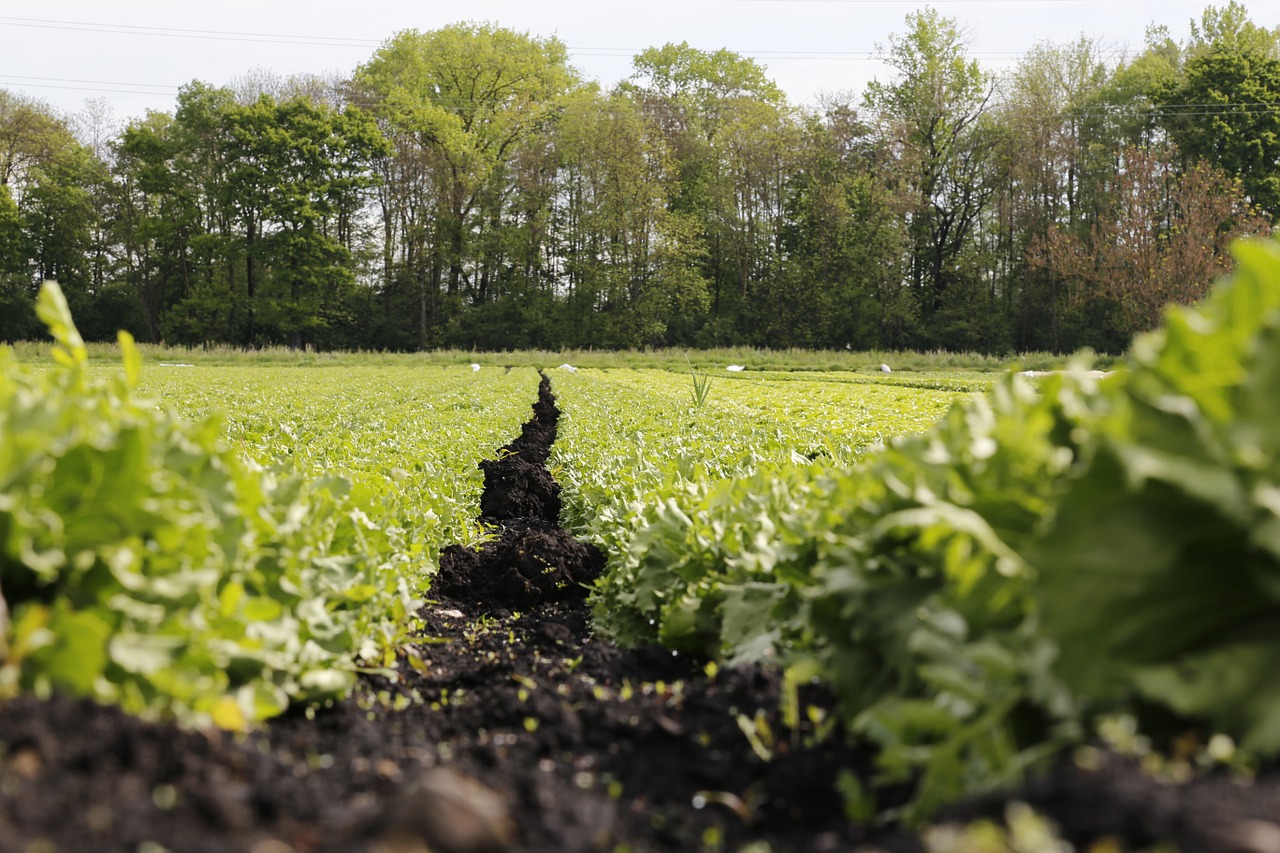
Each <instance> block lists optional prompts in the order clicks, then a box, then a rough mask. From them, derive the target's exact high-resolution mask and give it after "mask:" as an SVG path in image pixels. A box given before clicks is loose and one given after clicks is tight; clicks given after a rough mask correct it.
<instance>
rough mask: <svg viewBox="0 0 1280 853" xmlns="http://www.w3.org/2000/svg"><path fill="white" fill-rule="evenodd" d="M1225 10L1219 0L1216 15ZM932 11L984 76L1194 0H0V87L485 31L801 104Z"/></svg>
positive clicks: (338, 54)
mask: <svg viewBox="0 0 1280 853" xmlns="http://www.w3.org/2000/svg"><path fill="white" fill-rule="evenodd" d="M1225 2H1226V0H1220V2H1219V5H1224V4H1225ZM927 5H934V6H935V7H936V8H938V9H940V10H941V11H942V12H943V13H944V14H946V15H948V16H949V17H953V18H955V19H956V20H958V21H959V22H960V23H961V25H962V26H963V27H964V28H965V30H966V31H967V33H968V34H969V37H970V41H971V50H972V53H973V55H974V56H975V57H976V58H978V59H979V60H980V61H982V62H983V64H984V65H986V66H987V67H989V68H991V69H993V70H1000V69H1002V68H1007V67H1009V66H1010V65H1011V64H1012V63H1013V62H1014V61H1016V59H1017V57H1018V55H1020V54H1021V53H1023V52H1025V51H1026V50H1028V49H1029V48H1031V47H1032V46H1034V45H1035V44H1037V43H1039V42H1044V41H1052V42H1057V43H1062V42H1068V41H1073V40H1074V39H1076V38H1078V37H1079V36H1080V35H1082V34H1084V35H1088V36H1092V37H1096V38H1097V39H1099V40H1101V41H1102V42H1104V43H1105V44H1106V45H1108V46H1109V47H1111V48H1113V49H1114V50H1116V51H1127V52H1128V54H1129V55H1132V54H1133V53H1135V52H1136V51H1138V50H1140V49H1141V47H1142V43H1143V33H1144V32H1145V30H1146V28H1147V27H1148V25H1150V24H1153V23H1156V24H1164V25H1166V26H1168V27H1169V29H1170V31H1171V33H1172V34H1173V36H1174V37H1175V38H1178V39H1183V38H1185V37H1186V35H1187V32H1188V22H1189V21H1190V20H1191V19H1192V18H1198V17H1199V15H1200V13H1201V12H1202V11H1203V9H1204V7H1205V5H1206V3H1205V2H1203V0H936V2H935V3H933V4H926V3H918V2H914V0H633V2H630V3H625V4H624V3H614V2H608V0H452V2H435V0H354V2H353V0H295V2H284V0H105V2H104V0H41V2H40V3H18V2H14V0H7V2H0V88H5V89H8V90H10V91H13V92H20V93H23V94H25V95H28V96H31V97H34V98H39V99H40V100H43V101H46V102H48V103H49V104H51V105H53V106H54V107H55V108H56V109H58V110H61V111H63V112H66V113H74V112H76V111H79V110H81V109H82V108H83V107H84V105H85V101H86V100H87V99H97V98H101V99H105V100H106V101H107V102H108V103H109V104H110V105H111V107H112V111H113V113H114V115H115V117H116V118H117V119H120V120H124V119H128V118H133V117H141V116H142V115H144V114H145V112H146V111H147V110H148V109H155V110H166V111H169V110H172V109H173V107H174V99H175V97H176V94H177V90H178V87H179V86H180V85H182V84H184V83H187V82H190V81H191V80H194V79H199V80H203V81H206V82H209V83H213V84H224V83H228V82H230V81H231V80H233V79H234V78H236V77H239V76H242V75H244V74H246V73H248V72H250V71H253V70H255V69H266V70H270V71H273V72H276V73H278V74H280V75H288V74H294V73H300V72H311V73H320V74H326V73H337V74H342V75H346V74H349V73H350V72H351V71H352V70H353V69H354V68H355V67H356V66H357V65H359V64H360V63H362V62H364V61H366V60H368V59H369V57H370V56H371V55H372V53H373V51H374V50H376V49H377V47H378V45H379V44H381V43H382V42H383V41H384V40H385V39H387V38H388V37H389V36H391V35H392V34H393V33H395V32H397V31H399V30H404V29H419V30H429V29H434V28H436V27H440V26H444V25H446V24H449V23H454V22H457V21H488V22H493V23H496V24H499V25H501V26H505V27H510V28H513V29H517V30H522V31H527V32H529V33H531V34H533V35H538V36H550V35H555V36H558V37H559V38H560V39H561V40H562V41H563V42H564V43H565V44H566V45H567V46H568V47H569V50H570V58H571V60H572V62H573V64H574V66H575V67H577V68H578V69H579V70H580V71H581V72H583V73H584V75H585V76H587V77H589V78H593V79H597V80H599V81H601V82H602V83H604V84H606V85H609V84H613V83H616V82H617V81H619V80H622V79H624V78H625V77H626V76H628V74H630V72H631V64H630V62H631V57H632V56H634V55H635V54H636V53H638V52H639V51H641V50H643V49H645V48H647V47H653V46H657V45H662V44H665V43H667V42H681V41H687V42H689V44H690V45H692V46H693V47H696V48H700V49H704V50H716V49H719V48H728V49H730V50H733V51H737V52H738V53H741V54H744V55H747V56H751V57H754V58H755V59H757V60H759V61H760V62H761V63H763V64H764V65H766V66H767V68H768V70H769V73H770V75H771V76H772V77H773V79H774V80H776V81H777V82H778V83H779V85H781V86H782V88H783V89H784V90H786V92H787V94H788V96H789V97H790V98H791V100H792V102H793V103H796V104H807V103H812V102H813V101H814V100H815V96H816V95H818V94H819V93H820V92H831V91H842V90H852V91H854V92H857V93H860V92H861V91H862V89H863V87H864V86H865V85H866V83H867V82H868V81H869V80H872V79H875V78H879V79H882V80H883V79H889V77H890V76H891V75H890V73H889V71H888V69H887V68H886V67H885V66H884V65H882V64H881V63H880V62H878V61H876V59H875V58H874V54H875V52H876V49H877V45H880V44H884V43H885V42H886V39H887V37H888V36H889V35H890V34H892V33H900V32H902V31H903V30H904V19H905V17H906V15H907V14H908V13H910V12H911V11H913V10H915V9H918V8H923V7H924V6H927ZM1244 5H1245V6H1246V7H1247V8H1248V9H1249V11H1250V14H1251V16H1252V18H1253V20H1254V21H1255V22H1256V23H1258V24H1261V25H1264V26H1267V27H1274V26H1276V25H1277V24H1280V10H1278V7H1280V4H1278V3H1277V2H1276V0H1244Z"/></svg>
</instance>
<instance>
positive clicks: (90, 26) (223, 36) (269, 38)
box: [0, 15, 382, 48]
mask: <svg viewBox="0 0 1280 853" xmlns="http://www.w3.org/2000/svg"><path fill="white" fill-rule="evenodd" d="M0 25H4V26H11V27H31V28H35V29H47V30H70V31H74V32H92V33H110V34H113V35H134V36H159V37H164V38H188V39H212V40H214V41H247V42H258V43H265V44H301V45H320V46H323V47H361V48H369V47H377V46H378V45H380V44H382V42H381V41H380V40H376V39H354V38H346V37H342V36H296V35H288V34H284V33H247V32H236V31H228V30H196V29H185V28H181V27H145V26H136V25H133V24H104V23H98V22H94V21H60V20H54V19H50V18H19V17H14V16H11V15H0Z"/></svg>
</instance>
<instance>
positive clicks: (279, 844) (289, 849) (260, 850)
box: [249, 838, 295, 853]
mask: <svg viewBox="0 0 1280 853" xmlns="http://www.w3.org/2000/svg"><path fill="white" fill-rule="evenodd" d="M249 853H295V851H294V849H293V845H291V844H285V843H284V842H283V841H279V840H277V839H275V838H264V839H262V840H261V841H259V842H257V843H255V844H254V845H253V846H252V847H250V848H249Z"/></svg>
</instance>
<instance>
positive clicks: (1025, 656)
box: [0, 244, 1280, 819]
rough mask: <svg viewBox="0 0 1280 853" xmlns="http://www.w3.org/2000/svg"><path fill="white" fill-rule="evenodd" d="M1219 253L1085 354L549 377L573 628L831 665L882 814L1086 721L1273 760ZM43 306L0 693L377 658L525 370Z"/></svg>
mask: <svg viewBox="0 0 1280 853" xmlns="http://www.w3.org/2000/svg"><path fill="white" fill-rule="evenodd" d="M1240 259H1241V266H1240V269H1239V271H1238V273H1237V274H1236V275H1235V276H1234V279H1233V280H1232V281H1231V282H1228V283H1226V284H1224V285H1222V286H1220V287H1219V288H1218V289H1217V290H1216V291H1215V292H1214V294H1213V296H1212V297H1211V299H1210V300H1209V301H1208V302H1207V303H1205V304H1204V305H1203V306H1201V307H1199V308H1197V309H1195V310H1179V311H1176V312H1174V313H1172V314H1171V315H1170V317H1169V319H1168V321H1167V323H1166V326H1165V328H1164V329H1162V330H1161V331H1159V332H1157V333H1154V334H1152V335H1150V336H1148V337H1145V338H1142V339H1141V340H1139V341H1138V342H1137V343H1136V344H1135V346H1134V349H1133V353H1132V355H1131V357H1130V358H1129V360H1128V362H1127V364H1126V365H1125V366H1124V367H1123V368H1122V369H1121V370H1119V371H1117V372H1116V373H1114V374H1112V375H1110V376H1107V377H1105V378H1102V379H1097V378H1095V377H1093V376H1091V375H1090V374H1088V373H1086V372H1085V371H1084V370H1083V369H1082V368H1083V365H1077V366H1076V368H1075V369H1073V370H1071V371H1067V372H1066V373H1064V374H1061V375H1056V376H1052V377H1048V378H1045V379H1043V380H1038V384H1035V385H1033V384H1032V383H1031V381H1029V380H1027V379H1025V378H1022V377H1018V376H1012V375H1010V376H1005V377H1002V378H1000V379H999V380H984V379H980V378H979V379H964V378H957V377H956V376H955V375H952V376H946V375H938V376H930V375H910V376H904V375H900V374H890V375H886V376H877V377H867V376H866V375H861V374H855V373H847V374H845V373H838V372H832V373H826V374H771V373H753V372H745V373H737V374H728V373H725V374H721V375H716V376H714V377H710V376H706V375H702V374H700V373H699V372H697V371H691V373H686V374H681V373H675V372H669V371H658V370H625V369H609V370H604V369H601V370H580V371H577V372H574V371H556V372H555V375H554V392H555V394H556V395H557V397H558V402H559V406H560V408H561V410H562V412H563V415H562V419H561V423H560V430H559V438H558V440H557V442H556V444H555V446H554V448H553V454H552V458H551V460H550V464H551V465H552V468H553V474H554V476H555V477H556V479H557V480H558V481H559V482H560V483H561V485H562V487H563V489H564V492H563V496H562V497H563V499H564V511H563V514H562V521H563V523H564V524H565V526H566V527H568V528H570V529H571V530H573V532H575V534H577V535H580V536H583V537H586V538H589V539H591V540H593V541H594V542H596V543H597V544H599V545H601V546H602V547H603V549H604V550H605V552H606V553H607V554H608V557H609V565H608V568H607V570H606V573H605V576H604V577H603V578H602V579H601V581H600V583H599V585H598V587H597V589H596V590H595V592H594V597H593V604H594V612H595V620H596V626H597V629H598V630H599V631H601V632H603V633H605V634H607V635H609V636H611V637H613V638H615V639H616V640H617V641H619V642H620V643H622V644H637V643H644V642H653V641H656V642H661V643H664V644H666V645H667V646H669V647H671V648H673V649H676V650H679V651H687V652H693V653H695V654H698V655H702V656H706V657H709V658H711V659H714V660H721V661H729V662H745V661H759V660H770V661H775V662H777V663H778V665H780V666H782V667H783V668H784V669H785V672H786V678H787V683H788V684H789V685H790V686H791V689H792V696H793V697H794V696H796V695H798V691H799V687H800V686H801V685H804V684H807V683H809V682H811V681H817V682H821V683H823V684H825V685H827V686H828V688H829V689H830V690H832V691H833V692H834V694H835V696H836V699H837V703H838V705H837V707H838V709H839V720H838V722H839V723H840V724H841V728H842V729H843V730H844V731H845V732H847V733H849V734H851V735H853V736H855V737H858V738H860V739H862V740H864V741H867V742H870V743H872V744H874V745H876V746H877V755H878V756H879V758H878V760H879V769H880V777H879V782H880V783H883V784H894V783H897V782H900V781H904V780H913V781H915V782H916V783H917V784H916V785H915V786H914V790H915V795H914V799H913V800H912V801H911V802H910V803H909V804H907V806H906V807H905V809H904V811H903V812H902V813H901V816H902V817H905V818H908V819H913V818H920V817H923V816H926V815H928V814H929V813H930V812H931V811H932V810H933V809H934V808H935V807H936V806H937V804H939V803H941V802H944V801H946V800H948V799H950V798H953V797H955V796H958V795H960V794H964V793H974V792H977V791H982V790H985V789H989V788H992V787H994V786H998V785H1002V784H1005V783H1007V782H1009V781H1011V780H1013V779H1016V778H1017V777H1018V776H1019V775H1020V774H1021V773H1022V772H1023V771H1024V770H1025V769H1026V768H1027V767H1029V766H1032V765H1035V764H1036V763H1037V762H1039V761H1041V760H1042V759H1043V758H1044V757H1046V756H1047V755H1049V754H1052V753H1054V752H1056V751H1057V750H1059V749H1060V748H1061V747H1062V746H1064V745H1068V744H1073V743H1078V742H1080V741H1081V740H1082V739H1084V738H1087V737H1089V736H1090V733H1091V731H1092V727H1093V726H1094V721H1095V719H1096V718H1097V717H1098V715H1101V714H1110V713H1118V712H1128V713H1139V714H1140V713H1141V712H1143V711H1144V710H1150V709H1158V710H1159V712H1160V714H1161V715H1163V716H1164V717H1165V718H1167V717H1169V716H1171V715H1172V716H1176V717H1178V718H1180V719H1187V718H1190V719H1194V720H1200V721H1203V722H1205V723H1206V727H1205V731H1206V732H1226V733H1228V734H1230V735H1231V736H1233V737H1234V738H1236V739H1237V740H1238V741H1239V742H1240V743H1241V744H1242V745H1243V746H1244V747H1245V748H1246V749H1248V750H1252V751H1254V752H1256V753H1258V754H1276V753H1280V710H1278V709H1280V695H1277V694H1280V686H1276V682H1275V681H1274V679H1272V678H1270V674H1271V673H1273V672H1274V671H1275V670H1276V669H1277V668H1278V667H1280V642H1277V636H1276V628H1275V626H1276V625H1278V624H1280V582H1277V579H1278V578H1280V571H1278V569H1280V428H1277V427H1278V426H1280V402H1277V401H1278V400H1280V395H1278V394H1277V391H1278V390H1280V248H1278V247H1277V246H1276V245H1275V244H1266V245H1249V246H1244V247H1241V249H1240ZM40 313H41V316H42V318H43V319H44V320H45V322H46V323H47V324H48V325H49V327H50V329H51V331H52V332H53V334H54V337H55V339H56V340H57V342H58V346H57V349H56V351H55V359H56V364H55V365H53V366H32V365H27V364H20V363H18V362H17V361H16V359H15V358H14V357H13V356H12V354H9V353H5V354H3V355H0V435H3V438H4V440H3V441H2V442H0V629H2V630H0V697H3V696H5V695H9V694H12V693H14V692H17V691H30V692H36V693H47V692H49V691H52V690H65V691H69V692H73V693H77V694H82V695H90V696H93V697H95V698H97V699H100V700H102V701H105V702H110V703H116V704H120V705H122V706H123V707H125V708H126V709H127V710H129V711H132V712H134V713H140V714H147V715H152V716H163V717H176V718H178V719H181V720H184V721H186V722H188V723H192V724H204V723H208V722H212V723H214V724H217V725H221V726H224V727H228V728H242V727H244V726H246V725H249V724H251V723H253V722H254V721H258V720H262V719H266V718H268V717H271V716H273V715H275V714H278V713H280V712H281V711H283V710H284V709H285V708H286V707H288V706H289V705H290V704H293V703H316V702H323V701H325V700H327V699H331V698H334V697H338V696H341V695H344V694H345V693H347V692H348V691H349V690H350V689H351V687H352V684H353V683H354V680H355V674H356V673H358V672H360V671H361V670H370V669H372V670H377V669H384V668H389V667H392V666H394V665H395V662H396V659H397V653H398V651H399V650H401V649H402V647H403V646H404V644H405V643H406V642H407V640H408V638H409V637H410V635H411V631H412V630H413V627H414V616H413V614H414V610H415V609H416V607H417V605H418V603H419V602H420V600H421V599H422V598H423V597H425V596H426V595H429V585H430V579H431V576H432V574H433V572H434V570H435V568H436V559H437V556H438V554H439V552H440V549H441V548H443V547H444V546H445V545H447V544H451V543H455V542H461V543H474V542H476V541H478V539H479V538H480V537H482V536H483V531H481V530H480V529H478V528H477V527H476V526H475V521H474V519H475V517H476V516H477V515H478V514H479V506H478V496H479V491H480V487H481V479H480V476H481V475H480V473H479V471H478V469H477V468H476V462H477V461H478V460H480V459H484V458H489V457H492V456H493V455H494V454H495V452H496V451H497V449H498V448H499V447H500V446H502V445H503V444H505V443H506V442H507V441H508V440H509V439H510V438H511V437H513V436H514V435H515V434H516V433H517V432H518V430H519V425H520V423H521V422H522V421H523V420H524V419H525V418H526V417H527V416H528V413H529V404H530V402H531V401H532V400H533V399H534V396H535V389H536V386H537V380H538V377H537V374H536V373H535V372H534V371H533V370H532V369H529V368H516V369H512V370H509V371H503V370H500V369H497V368H489V367H486V368H484V369H482V370H480V371H478V372H474V371H472V370H471V369H470V368H467V367H459V368H446V367H422V366H416V367H415V366H413V365H412V363H411V362H408V361H406V362H405V363H404V364H403V365H399V364H381V365H376V366H361V365H358V364H345V365H343V366H330V367H324V366H318V367H317V366H312V367H306V368H303V367H280V366H276V367H273V368H271V369H270V370H265V369H262V368H255V367H252V366H246V367H239V366H220V367H216V368H207V367H193V366H189V365H178V364H153V365H148V367H147V370H146V372H145V375H144V373H143V371H142V369H141V365H140V359H139V357H138V355H137V351H136V349H135V348H134V347H133V346H132V344H131V342H130V341H129V340H128V339H127V337H124V338H122V340H121V350H122V353H123V359H124V364H123V368H120V367H112V368H111V369H110V370H107V369H104V368H101V367H99V366H98V365H96V364H92V363H90V362H89V360H88V359H87V357H86V351H85V348H84V345H83V343H82V342H81V341H80V339H79V336H78V335H77V334H76V332H75V330H74V327H73V326H72V324H71V320H70V317H69V314H68V312H67V309H66V305H65V302H64V301H63V300H62V299H61V296H60V294H59V293H58V291H57V290H56V289H55V288H50V289H47V290H46V291H45V292H44V293H43V294H42V297H41V301H40ZM6 610H7V611H8V612H7V615H6ZM6 622H7V624H4V623H6ZM788 713H789V714H790V715H791V717H792V718H793V719H796V718H798V716H799V715H800V714H801V713H803V711H802V710H801V708H800V707H799V705H798V703H794V704H793V706H792V707H789V709H788ZM1206 740H1207V735H1206ZM1220 743H1221V742H1219V744H1220ZM1217 751H1218V753H1221V752H1222V750H1221V749H1219V750H1217ZM845 793H846V796H847V798H848V804H849V810H850V814H854V815H863V816H866V815H870V814H872V813H873V812H874V811H875V810H876V807H875V797H876V791H875V790H874V789H873V788H872V789H864V788H863V787H861V786H859V785H858V784H856V783H855V782H853V781H852V779H850V781H849V784H848V790H846V792H845Z"/></svg>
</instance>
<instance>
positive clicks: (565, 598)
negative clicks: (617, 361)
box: [432, 374, 605, 611]
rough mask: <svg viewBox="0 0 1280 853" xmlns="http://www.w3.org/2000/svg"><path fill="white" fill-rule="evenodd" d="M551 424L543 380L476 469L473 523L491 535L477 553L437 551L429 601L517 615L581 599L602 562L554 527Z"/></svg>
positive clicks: (556, 492) (551, 402)
mask: <svg viewBox="0 0 1280 853" xmlns="http://www.w3.org/2000/svg"><path fill="white" fill-rule="evenodd" d="M559 418H560V409H559V408H558V407H557V406H556V402H555V397H554V396H553V395H552V393H551V380H550V379H548V378H547V376H546V374H543V375H542V379H541V381H540V382H539V383H538V399H537V402H535V403H534V404H533V417H532V418H530V419H529V420H528V421H526V422H525V424H524V426H523V428H522V429H521V431H520V435H519V436H518V437H516V438H515V439H514V440H513V441H512V442H511V443H510V444H508V445H506V446H505V447H503V448H502V449H501V450H500V451H499V453H498V457H497V458H496V459H486V460H484V461H482V462H481V463H480V469H481V470H482V471H484V491H483V492H482V493H481V495H480V513H481V515H480V521H481V523H483V524H486V525H488V526H490V527H493V528H495V529H496V531H497V535H496V536H495V538H494V539H493V540H492V541H490V542H487V543H485V544H484V546H483V547H481V548H480V549H479V550H472V549H468V548H464V547H462V546H461V545H450V546H449V547H447V548H445V549H444V550H443V551H442V552H441V555H440V572H439V574H438V575H437V576H436V579H435V581H434V583H433V585H432V594H433V595H435V596H438V597H441V598H448V599H452V600H454V601H456V602H466V603H468V604H472V605H475V606H477V607H480V608H483V609H486V610H517V611H519V610H527V609H529V608H532V607H537V606H539V605H543V604H551V603H557V602H581V601H584V600H585V599H586V597H587V592H588V590H589V588H590V585H591V583H592V582H593V581H594V580H595V579H596V578H597V577H599V575H600V572H601V571H602V570H603V569H604V564H605V558H604V554H602V553H601V552H600V550H599V549H598V548H596V547H595V546H594V545H591V544H588V543H583V542H579V541H577V540H576V539H574V538H573V537H572V536H570V535H569V534H568V533H566V532H565V531H564V530H562V529H561V528H560V484H559V483H557V482H556V481H555V480H554V479H552V477H551V473H550V472H549V471H548V470H547V467H546V461H547V458H548V457H549V456H550V454H551V445H552V444H553V443H554V442H555V440H556V426H557V423H558V421H559Z"/></svg>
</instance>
